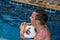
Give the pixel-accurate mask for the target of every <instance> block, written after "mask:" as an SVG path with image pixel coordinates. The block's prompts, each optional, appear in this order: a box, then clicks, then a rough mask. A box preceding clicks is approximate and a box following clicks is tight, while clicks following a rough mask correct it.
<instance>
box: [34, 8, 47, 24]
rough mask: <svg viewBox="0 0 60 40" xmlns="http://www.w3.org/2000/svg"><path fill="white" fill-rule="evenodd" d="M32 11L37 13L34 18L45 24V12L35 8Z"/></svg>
mask: <svg viewBox="0 0 60 40" xmlns="http://www.w3.org/2000/svg"><path fill="white" fill-rule="evenodd" d="M34 12H36V13H37V15H36V16H35V20H39V21H40V23H41V25H45V24H46V22H47V20H48V15H47V12H46V11H44V10H41V9H36V10H35V11H34Z"/></svg>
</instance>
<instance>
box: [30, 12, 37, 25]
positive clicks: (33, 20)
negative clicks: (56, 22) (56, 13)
mask: <svg viewBox="0 0 60 40" xmlns="http://www.w3.org/2000/svg"><path fill="white" fill-rule="evenodd" d="M36 14H37V13H36V12H33V13H32V15H31V16H30V21H31V24H33V25H34V24H35V21H36V20H35V16H36Z"/></svg>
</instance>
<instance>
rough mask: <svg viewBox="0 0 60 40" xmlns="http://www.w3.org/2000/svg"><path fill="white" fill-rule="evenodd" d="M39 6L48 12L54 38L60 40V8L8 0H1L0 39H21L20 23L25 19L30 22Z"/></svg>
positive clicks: (48, 23)
mask: <svg viewBox="0 0 60 40" xmlns="http://www.w3.org/2000/svg"><path fill="white" fill-rule="evenodd" d="M38 8H40V9H43V10H45V11H46V12H47V14H48V17H49V18H48V22H47V23H46V24H47V25H48V27H49V29H50V31H51V35H52V40H60V10H54V9H49V8H43V7H37V6H33V5H29V4H24V3H18V2H13V1H7V0H6V1H5V0H2V1H0V40H20V33H19V31H20V29H19V26H20V24H21V23H22V22H24V21H26V22H30V19H29V17H30V15H31V14H32V12H33V11H34V10H35V9H38Z"/></svg>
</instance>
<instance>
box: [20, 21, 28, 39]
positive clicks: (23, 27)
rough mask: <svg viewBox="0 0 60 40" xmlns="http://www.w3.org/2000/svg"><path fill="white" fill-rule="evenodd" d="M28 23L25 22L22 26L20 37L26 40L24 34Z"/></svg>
mask: <svg viewBox="0 0 60 40" xmlns="http://www.w3.org/2000/svg"><path fill="white" fill-rule="evenodd" d="M26 26H27V23H26V22H23V23H22V24H21V26H20V37H21V38H22V39H23V40H24V33H25V32H26Z"/></svg>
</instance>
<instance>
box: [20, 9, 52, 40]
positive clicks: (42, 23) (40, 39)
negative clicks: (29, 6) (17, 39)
mask: <svg viewBox="0 0 60 40" xmlns="http://www.w3.org/2000/svg"><path fill="white" fill-rule="evenodd" d="M47 19H48V16H47V14H46V12H45V11H44V10H40V9H37V10H35V11H34V12H33V13H32V15H31V16H30V21H31V24H32V25H33V26H34V27H35V29H36V31H37V32H36V36H35V38H34V39H33V40H51V36H50V31H49V29H48V27H47V25H46V22H47ZM21 37H22V38H23V39H24V37H23V36H21Z"/></svg>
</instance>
